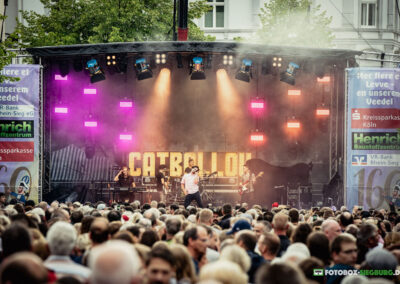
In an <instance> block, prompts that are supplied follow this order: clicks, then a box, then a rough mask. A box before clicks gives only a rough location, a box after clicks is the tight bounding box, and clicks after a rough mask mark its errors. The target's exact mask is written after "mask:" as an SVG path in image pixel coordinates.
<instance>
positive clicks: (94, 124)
mask: <svg viewBox="0 0 400 284" xmlns="http://www.w3.org/2000/svg"><path fill="white" fill-rule="evenodd" d="M84 125H85V127H97V121H93V120H91V121H85V123H84Z"/></svg>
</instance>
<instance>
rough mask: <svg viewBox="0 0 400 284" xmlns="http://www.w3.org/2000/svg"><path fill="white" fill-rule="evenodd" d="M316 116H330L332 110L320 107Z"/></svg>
mask: <svg viewBox="0 0 400 284" xmlns="http://www.w3.org/2000/svg"><path fill="white" fill-rule="evenodd" d="M316 114H317V116H320V117H324V116H329V114H330V110H329V109H328V108H326V107H325V108H324V107H320V108H318V109H317V111H316Z"/></svg>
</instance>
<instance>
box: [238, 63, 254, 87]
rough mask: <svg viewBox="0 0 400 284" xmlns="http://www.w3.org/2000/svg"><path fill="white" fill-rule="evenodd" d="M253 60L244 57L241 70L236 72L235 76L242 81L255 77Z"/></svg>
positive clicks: (248, 80)
mask: <svg viewBox="0 0 400 284" xmlns="http://www.w3.org/2000/svg"><path fill="white" fill-rule="evenodd" d="M252 65H253V62H252V61H251V60H250V59H243V60H242V65H241V66H240V68H239V71H238V72H237V73H236V76H235V78H236V79H237V80H240V81H244V82H250V78H252V77H253V75H252V73H251V71H252Z"/></svg>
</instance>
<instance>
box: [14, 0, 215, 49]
mask: <svg viewBox="0 0 400 284" xmlns="http://www.w3.org/2000/svg"><path fill="white" fill-rule="evenodd" d="M41 2H42V3H43V4H44V7H45V8H46V10H47V11H48V13H47V14H46V15H40V14H37V13H35V12H31V11H29V12H27V11H26V12H23V14H22V17H23V19H24V20H25V21H26V23H27V24H26V25H23V24H22V23H18V25H17V31H18V33H19V34H20V37H21V40H22V42H24V43H25V45H26V46H29V47H34V46H54V45H72V44H85V43H106V42H132V41H150V40H155V41H162V40H171V39H172V17H173V15H172V14H173V1H172V0H101V1H99V0H58V1H54V0H41ZM208 9H209V6H208V5H207V4H206V1H205V0H201V1H196V2H194V3H190V6H189V36H188V37H189V40H210V39H211V38H210V37H206V36H205V35H204V33H203V32H202V31H200V29H199V28H198V27H197V26H196V25H195V24H194V23H193V21H192V20H193V19H196V18H199V17H201V16H202V15H203V14H204V13H205V12H206V11H208Z"/></svg>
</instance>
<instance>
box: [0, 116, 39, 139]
mask: <svg viewBox="0 0 400 284" xmlns="http://www.w3.org/2000/svg"><path fill="white" fill-rule="evenodd" d="M33 137H34V127H33V120H0V138H33Z"/></svg>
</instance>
